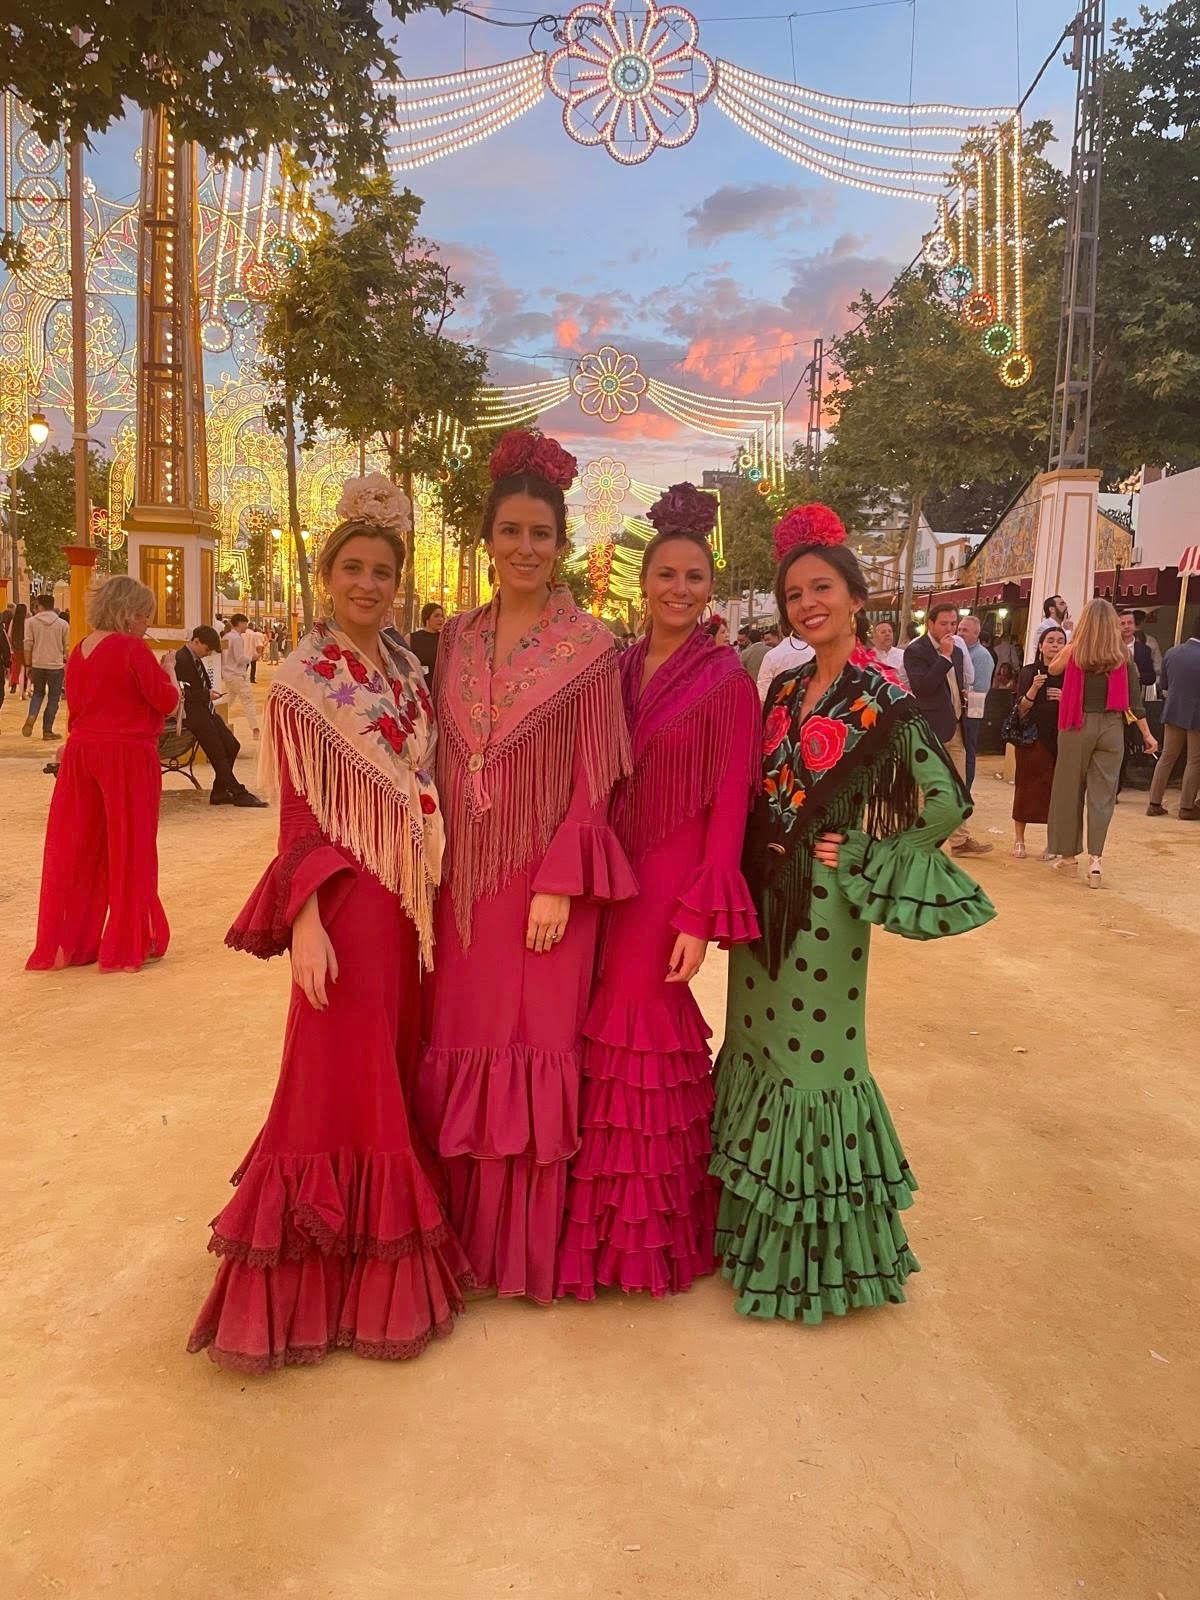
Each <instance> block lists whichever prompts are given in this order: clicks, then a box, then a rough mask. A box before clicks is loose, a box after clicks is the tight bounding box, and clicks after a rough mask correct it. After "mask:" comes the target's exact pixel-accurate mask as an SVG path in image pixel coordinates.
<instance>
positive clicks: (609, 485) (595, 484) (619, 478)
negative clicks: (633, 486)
mask: <svg viewBox="0 0 1200 1600" xmlns="http://www.w3.org/2000/svg"><path fill="white" fill-rule="evenodd" d="M583 493H584V496H585V498H586V499H587V500H588V501H589V502H590V503H591V504H592V505H601V504H604V503H605V502H616V501H620V500H624V498H625V496H626V495H627V494H628V493H629V469H628V468H627V467H626V465H625V463H624V462H623V461H617V460H614V458H613V457H612V456H601V457H600V458H599V459H598V460H596V461H589V462H588V464H587V466H586V467H585V468H584V469H583Z"/></svg>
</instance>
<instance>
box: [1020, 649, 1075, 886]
mask: <svg viewBox="0 0 1200 1600" xmlns="http://www.w3.org/2000/svg"><path fill="white" fill-rule="evenodd" d="M1066 642H1067V636H1066V634H1065V633H1064V631H1063V630H1062V628H1047V629H1046V631H1045V632H1044V633H1043V634H1041V635H1040V637H1039V639H1038V650H1037V657H1036V659H1035V660H1033V661H1030V662H1029V663H1028V664H1027V665H1025V666H1023V667H1022V668H1021V671H1020V674H1019V675H1018V678H1017V698H1016V711H1017V715H1018V716H1019V717H1020V718H1021V720H1022V722H1025V721H1030V720H1031V721H1032V722H1033V725H1034V727H1035V728H1036V729H1037V739H1036V740H1035V741H1034V742H1033V743H1032V744H1026V745H1017V746H1016V760H1017V776H1016V785H1015V787H1014V789H1013V809H1012V816H1013V847H1012V853H1013V855H1014V856H1015V857H1016V858H1017V860H1018V861H1024V859H1025V856H1026V853H1027V852H1026V849H1025V829H1026V828H1027V827H1028V825H1029V824H1030V823H1031V822H1037V823H1045V822H1047V821H1048V820H1049V817H1050V791H1051V789H1052V788H1053V787H1054V763H1055V761H1057V759H1058V707H1059V702H1060V701H1061V700H1062V682H1063V680H1062V673H1061V672H1057V673H1055V672H1051V671H1050V662H1051V661H1053V660H1054V658H1055V657H1056V656H1057V655H1058V654H1059V652H1060V651H1061V650H1062V648H1063V646H1064V645H1065V644H1066ZM1042 859H1043V860H1048V859H1049V856H1048V854H1047V853H1046V852H1043V855H1042Z"/></svg>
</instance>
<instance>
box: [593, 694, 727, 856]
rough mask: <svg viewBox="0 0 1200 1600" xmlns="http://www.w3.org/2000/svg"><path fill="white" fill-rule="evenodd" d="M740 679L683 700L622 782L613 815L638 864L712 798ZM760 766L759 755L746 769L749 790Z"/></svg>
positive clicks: (615, 826)
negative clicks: (683, 728) (685, 701)
mask: <svg viewBox="0 0 1200 1600" xmlns="http://www.w3.org/2000/svg"><path fill="white" fill-rule="evenodd" d="M741 676H743V677H744V676H745V674H744V673H743V674H741ZM738 680H739V675H738V674H735V673H730V674H729V675H728V676H727V677H724V678H722V679H721V680H720V682H718V683H715V684H713V686H712V688H711V689H710V690H709V691H708V692H707V693H706V694H705V695H703V696H701V698H700V699H698V700H693V701H691V702H690V703H688V704H686V705H683V706H681V707H680V709H679V710H678V711H677V712H676V713H675V715H674V716H672V717H671V718H670V719H669V720H668V721H666V722H665V723H664V724H663V725H662V727H661V728H659V729H657V730H656V731H655V732H654V733H653V734H652V735H651V736H650V738H649V739H648V740H647V741H646V745H645V748H644V749H643V750H642V752H641V754H640V755H639V756H638V757H637V760H636V761H635V763H634V767H633V771H632V773H631V774H630V776H629V777H628V778H627V779H626V781H625V782H624V783H623V784H621V785H620V787H619V788H618V790H617V792H616V794H615V795H614V797H613V804H612V812H611V816H610V819H609V820H610V822H611V825H612V827H613V829H614V831H615V832H616V835H617V837H618V838H619V839H620V841H621V844H622V847H623V848H624V850H625V853H626V855H627V856H628V857H629V860H630V862H631V864H633V865H635V866H636V864H637V862H638V861H639V860H640V859H641V857H643V856H644V855H646V854H647V852H648V851H650V850H653V849H654V847H655V846H656V845H658V844H661V843H662V841H663V839H665V838H666V836H667V834H669V833H670V832H671V831H672V829H674V828H677V827H678V826H679V825H680V823H683V822H687V821H689V820H690V819H691V818H692V817H694V816H695V815H696V814H697V813H698V812H700V811H705V810H707V809H708V807H709V806H710V805H711V804H712V802H713V799H714V797H715V795H716V791H717V788H718V786H719V785H720V782H721V779H722V778H723V776H724V774H725V769H726V763H727V761H728V758H729V749H730V745H731V744H732V742H733V738H734V733H735V730H736V728H737V724H738V720H739V717H738V693H739V690H740V688H741V685H740V683H739V681H738ZM685 723H686V724H688V727H687V730H686V735H685V736H683V737H681V736H680V733H681V725H682V724H685ZM756 771H757V757H756V758H755V761H754V765H753V767H748V768H747V771H746V792H747V795H749V794H750V793H751V792H752V791H753V788H754V783H755V777H756Z"/></svg>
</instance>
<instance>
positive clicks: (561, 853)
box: [413, 589, 636, 1305]
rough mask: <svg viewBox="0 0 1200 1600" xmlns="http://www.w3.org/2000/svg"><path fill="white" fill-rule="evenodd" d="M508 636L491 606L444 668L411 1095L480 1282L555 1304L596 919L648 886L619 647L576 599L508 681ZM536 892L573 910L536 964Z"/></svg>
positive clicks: (567, 599)
mask: <svg viewBox="0 0 1200 1600" xmlns="http://www.w3.org/2000/svg"><path fill="white" fill-rule="evenodd" d="M495 622H496V602H493V604H492V605H491V606H486V607H483V608H481V609H479V610H477V611H473V612H470V613H469V614H467V615H465V616H461V617H455V618H453V619H452V620H451V621H450V622H448V623H447V624H446V627H445V628H444V630H443V632H442V642H441V645H440V648H439V651H438V665H437V706H438V722H439V727H440V730H441V732H440V744H439V750H438V787H439V790H440V792H441V796H442V803H443V805H444V807H445V813H446V832H447V857H448V869H447V872H446V881H445V886H444V888H443V891H442V894H441V896H440V898H439V900H438V905H437V912H436V930H437V949H438V963H437V971H436V972H435V973H434V974H433V975H432V979H431V982H430V984H429V991H428V995H427V1005H426V1041H425V1049H424V1052H423V1054H422V1057H421V1062H420V1067H419V1069H418V1072H417V1076H416V1080H415V1084H414V1089H413V1097H414V1104H415V1107H416V1109H417V1114H418V1117H419V1121H420V1126H421V1131H422V1133H423V1134H424V1136H425V1137H426V1139H428V1141H429V1143H430V1144H431V1145H432V1146H433V1147H434V1148H435V1149H436V1150H437V1152H438V1154H439V1155H440V1157H441V1158H442V1161H443V1163H444V1165H445V1170H446V1176H447V1182H448V1185H449V1203H448V1209H449V1214H450V1219H451V1221H452V1223H453V1225H454V1228H455V1230H456V1232H457V1233H458V1234H459V1236H460V1237H461V1239H462V1241H463V1245H464V1248H465V1249H466V1252H467V1255H468V1258H469V1259H470V1263H471V1267H472V1270H473V1272H474V1273H475V1276H476V1277H477V1278H478V1280H479V1282H480V1284H481V1285H484V1286H486V1287H488V1288H492V1289H495V1291H496V1292H497V1293H498V1294H500V1295H512V1296H517V1295H523V1296H526V1297H528V1298H529V1299H531V1300H534V1301H536V1302H538V1303H540V1304H543V1305H545V1304H549V1303H550V1302H551V1301H552V1300H553V1298H554V1263H555V1251H556V1248H557V1244H558V1236H559V1230H560V1228H561V1225H562V1217H563V1207H564V1205H565V1201H566V1181H567V1163H568V1162H569V1160H570V1158H571V1157H572V1156H573V1155H574V1153H575V1151H576V1149H577V1147H578V1143H579V1076H580V1043H581V1038H580V1035H581V1030H582V1026H583V1018H584V1013H585V1011H586V1009H587V1003H588V996H589V994H590V992H591V986H592V976H593V969H594V964H595V952H596V939H597V933H598V929H599V918H600V908H601V906H602V905H603V904H605V903H607V902H609V901H613V900H620V899H622V898H625V897H628V896H629V895H632V894H633V893H634V891H635V888H636V885H635V882H634V879H633V876H632V874H631V872H630V870H629V865H628V863H627V861H626V859H625V856H624V853H623V852H622V850H621V848H620V846H619V845H618V843H617V841H616V838H615V836H614V835H613V833H612V832H611V830H610V829H609V827H608V815H607V814H608V799H609V791H610V789H611V787H612V784H613V782H614V781H615V779H616V778H617V777H618V776H620V774H621V773H622V772H624V771H625V770H627V767H628V751H629V745H628V737H627V734H626V729H625V719H624V715H623V713H622V709H621V692H620V682H619V678H618V674H617V656H616V652H615V650H614V649H613V645H612V636H611V634H609V633H608V631H607V629H605V628H604V626H603V625H602V624H601V623H599V622H597V621H595V619H593V618H591V617H589V616H587V615H586V614H583V613H581V612H579V611H578V610H577V608H576V606H575V604H574V601H573V600H572V599H571V596H570V593H569V592H568V591H567V590H566V589H555V590H554V591H552V593H551V595H550V597H549V599H548V601H547V604H546V608H545V610H544V611H543V613H542V616H541V619H540V620H539V622H538V623H537V625H536V626H535V627H534V628H533V629H532V630H531V632H530V633H528V634H526V635H525V637H524V638H523V639H522V640H521V641H520V643H519V644H518V645H517V647H516V648H515V649H514V651H513V652H512V655H511V656H510V657H509V659H508V661H506V662H503V663H501V664H498V665H497V664H495V663H494V661H493V644H494V638H495ZM539 893H544V894H561V895H568V896H570V899H571V909H570V916H569V919H568V923H567V928H566V933H565V935H564V937H563V939H562V941H561V942H560V943H559V944H558V945H557V946H556V947H555V948H554V949H553V950H550V951H548V952H546V953H544V954H541V955H538V954H534V953H533V952H531V951H529V950H527V949H526V947H525V933H526V925H527V921H528V916H529V906H530V901H531V899H532V897H533V896H534V895H535V894H539Z"/></svg>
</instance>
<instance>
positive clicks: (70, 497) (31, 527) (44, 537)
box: [12, 446, 108, 583]
mask: <svg viewBox="0 0 1200 1600" xmlns="http://www.w3.org/2000/svg"><path fill="white" fill-rule="evenodd" d="M12 476H13V478H14V479H15V480H16V485H15V486H16V488H17V491H18V494H19V497H20V499H19V505H20V509H19V511H18V513H17V532H18V534H19V535H20V537H21V539H22V540H23V542H24V545H25V561H26V564H27V565H28V567H29V570H30V571H31V572H36V573H38V574H39V575H40V576H41V577H42V578H44V579H46V580H47V581H48V582H50V583H57V581H58V580H59V579H60V578H65V577H66V576H67V570H68V568H67V558H66V556H65V555H64V554H63V549H62V547H63V545H64V544H73V543H74V542H75V456H74V453H73V452H72V451H70V450H59V449H57V448H56V447H54V446H52V447H51V448H50V449H48V450H43V451H42V453H41V455H39V456H38V457H37V459H36V460H35V462H34V464H33V466H32V467H29V468H23V469H22V470H21V471H20V472H19V473H13V475H12ZM88 492H89V494H90V495H91V499H92V504H93V505H97V506H102V505H105V504H106V503H107V500H108V469H107V467H106V465H105V462H104V458H103V457H102V456H101V455H100V454H99V453H98V452H97V451H95V450H89V451H88ZM97 566H98V570H99V571H101V572H105V571H107V570H108V549H107V547H106V546H101V548H100V553H99V559H98V562H97Z"/></svg>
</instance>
